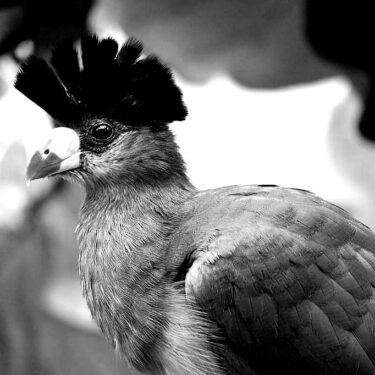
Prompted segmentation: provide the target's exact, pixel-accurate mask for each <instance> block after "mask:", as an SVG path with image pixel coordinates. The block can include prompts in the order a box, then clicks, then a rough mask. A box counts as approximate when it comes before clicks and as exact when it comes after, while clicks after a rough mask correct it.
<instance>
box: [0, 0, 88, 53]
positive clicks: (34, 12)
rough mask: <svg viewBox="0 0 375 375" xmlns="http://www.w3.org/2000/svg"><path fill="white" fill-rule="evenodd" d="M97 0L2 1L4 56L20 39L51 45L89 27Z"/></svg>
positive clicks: (1, 47) (0, 33) (0, 41)
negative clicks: (88, 20) (91, 10)
mask: <svg viewBox="0 0 375 375" xmlns="http://www.w3.org/2000/svg"><path fill="white" fill-rule="evenodd" d="M92 3H93V0H58V1H49V0H30V1H28V0H7V1H2V2H1V4H0V55H1V54H3V53H6V52H10V51H12V50H13V49H14V48H15V47H16V46H17V45H18V44H19V43H20V42H22V41H24V40H29V39H30V40H33V41H34V43H35V45H36V46H37V47H38V46H42V47H46V46H47V47H48V46H51V44H55V43H56V42H59V41H60V42H61V41H64V40H72V39H74V38H75V37H77V36H78V35H80V33H82V32H83V31H84V30H85V29H86V20H87V15H88V12H89V9H90V7H91V5H92Z"/></svg>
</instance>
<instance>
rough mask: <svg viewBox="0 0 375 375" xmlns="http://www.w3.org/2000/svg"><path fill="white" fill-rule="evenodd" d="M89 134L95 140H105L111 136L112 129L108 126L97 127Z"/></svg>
mask: <svg viewBox="0 0 375 375" xmlns="http://www.w3.org/2000/svg"><path fill="white" fill-rule="evenodd" d="M91 134H92V136H93V137H94V138H96V139H107V138H109V137H110V136H111V135H112V128H111V127H110V126H108V125H98V126H96V127H95V128H94V129H93V130H92V133H91Z"/></svg>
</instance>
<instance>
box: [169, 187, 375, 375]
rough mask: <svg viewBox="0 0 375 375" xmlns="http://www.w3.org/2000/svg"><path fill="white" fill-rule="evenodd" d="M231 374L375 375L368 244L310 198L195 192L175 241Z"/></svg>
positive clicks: (371, 244) (257, 190) (364, 233)
mask: <svg viewBox="0 0 375 375" xmlns="http://www.w3.org/2000/svg"><path fill="white" fill-rule="evenodd" d="M172 247H173V248H174V251H175V253H176V254H182V253H184V254H187V256H186V258H185V260H186V261H185V263H184V266H182V267H181V269H180V270H179V272H180V276H181V278H182V279H183V278H184V277H185V289H186V293H187V295H188V296H189V297H191V298H192V299H193V300H194V301H195V303H197V305H198V306H200V308H201V309H202V310H204V311H206V312H207V314H208V316H209V318H210V319H211V320H213V321H215V322H216V323H217V325H218V327H219V329H220V330H221V332H222V336H223V338H222V340H221V346H222V348H223V353H222V355H223V356H224V357H225V359H226V360H225V362H226V366H227V368H228V369H230V372H231V373H243V374H247V373H249V369H250V368H252V369H253V370H255V371H256V372H257V373H259V374H268V373H278V374H300V373H304V374H362V375H365V374H366V375H367V374H368V375H370V374H374V373H375V295H374V291H375V235H374V233H373V232H372V231H371V230H370V229H369V228H368V227H366V226H365V225H363V224H361V223H359V222H358V221H356V220H355V219H354V218H353V217H352V216H351V215H350V214H349V213H347V212H346V211H344V210H342V209H341V208H339V207H337V206H335V205H333V204H330V203H328V202H326V201H324V200H322V199H320V198H318V197H316V196H315V195H314V194H312V193H309V192H306V191H303V190H296V189H285V188H279V187H272V186H270V187H268V186H242V187H240V186H238V187H228V188H222V189H216V190H210V191H205V192H201V193H198V194H197V195H196V196H195V197H194V198H193V200H191V201H189V202H188V203H187V204H186V206H185V216H184V219H183V221H182V224H181V226H180V228H179V230H178V231H177V232H176V233H175V235H174V237H173V238H172Z"/></svg>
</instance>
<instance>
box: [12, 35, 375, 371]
mask: <svg viewBox="0 0 375 375" xmlns="http://www.w3.org/2000/svg"><path fill="white" fill-rule="evenodd" d="M77 48H78V47H73V46H71V45H68V44H65V45H61V46H57V47H56V48H55V49H54V51H53V54H52V57H51V58H50V59H49V60H44V59H41V58H37V57H31V58H30V59H29V60H28V61H26V62H25V63H24V64H23V65H22V66H21V68H20V71H19V73H18V76H17V78H16V81H15V87H16V88H17V89H18V90H19V91H20V92H21V93H23V94H24V95H25V96H26V97H28V98H29V99H30V100H32V101H34V102H35V103H36V104H37V105H39V106H40V107H41V108H43V109H44V110H45V111H46V112H47V113H49V114H50V115H51V116H52V117H53V118H54V119H55V120H56V122H57V124H58V126H57V127H56V128H55V129H53V130H51V133H50V135H49V138H48V141H47V142H46V143H45V144H44V145H43V147H41V148H39V149H38V150H36V151H35V153H34V154H33V155H32V157H31V159H30V161H29V164H28V166H27V170H26V176H27V179H28V180H33V179H38V178H45V177H50V176H52V177H53V176H57V177H61V178H63V179H66V180H68V181H70V182H73V183H78V184H80V185H81V186H82V188H83V189H84V191H85V198H84V201H83V204H82V207H81V211H80V218H79V223H78V226H77V229H76V236H77V242H78V248H79V274H80V278H81V284H82V290H83V295H84V297H85V298H86V301H87V304H88V307H89V309H90V311H91V314H92V317H93V319H94V320H95V321H96V323H97V324H98V326H99V327H100V329H101V331H102V332H103V334H104V335H105V336H106V337H107V339H108V340H109V342H110V343H111V344H112V346H113V347H114V348H115V350H116V351H117V352H118V353H120V354H121V356H122V357H123V358H124V359H125V360H127V361H128V362H129V363H130V364H131V365H132V366H133V367H134V368H135V369H136V370H138V371H140V372H143V373H149V374H156V375H158V374H173V375H203V374H204V375H213V374H216V375H223V374H237V375H238V374H257V375H262V374H276V373H277V374H282V375H294V374H302V373H303V374H315V375H317V374H319V375H322V374H324V375H325V374H327V375H328V374H330V375H332V374H340V375H343V374H344V375H345V374H360V375H370V374H375V294H374V291H375V234H374V233H373V232H372V231H371V229H370V228H369V227H367V226H366V225H364V224H362V223H360V222H359V221H357V220H356V219H355V218H354V217H353V216H352V215H351V214H350V213H348V212H347V211H345V210H344V209H342V208H340V207H338V206H336V205H334V204H332V203H329V202H327V201H325V200H323V199H321V198H319V197H318V196H316V195H315V194H313V193H311V192H309V191H306V190H301V189H293V188H286V187H279V186H276V185H238V186H227V187H221V188H216V189H210V190H204V191H199V190H197V189H196V188H195V187H194V186H193V185H192V184H191V182H190V180H189V178H188V176H187V172H186V168H185V165H184V161H183V158H182V156H181V154H180V152H179V149H178V145H177V144H176V142H175V140H174V137H173V134H172V132H171V130H170V127H169V124H170V123H172V122H174V121H183V120H184V119H185V118H186V116H187V108H186V106H185V104H184V102H183V97H182V93H181V91H180V89H179V88H178V87H177V85H176V83H175V81H174V77H173V74H172V72H171V70H170V69H169V68H168V67H167V66H166V65H165V64H164V63H162V62H161V61H160V60H159V59H158V58H157V57H156V56H155V55H152V54H151V55H143V52H142V51H143V47H142V44H141V43H140V42H139V41H137V40H135V39H133V38H130V39H128V41H127V42H125V43H124V44H123V45H122V46H121V47H119V45H118V43H117V42H116V41H115V40H113V39H111V38H106V39H99V38H98V37H97V36H95V35H86V36H83V37H82V39H81V41H80V49H78V50H77ZM202 126H204V125H202ZM196 136H197V137H199V134H197V135H196ZM207 147H209V145H208V146H207ZM56 220H58V218H56Z"/></svg>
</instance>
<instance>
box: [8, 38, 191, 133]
mask: <svg viewBox="0 0 375 375" xmlns="http://www.w3.org/2000/svg"><path fill="white" fill-rule="evenodd" d="M141 52H142V44H141V43H140V42H138V41H136V40H135V39H129V40H128V41H127V42H126V43H125V44H124V45H123V46H122V47H121V49H120V50H118V44H117V42H116V41H115V40H113V39H111V38H108V39H103V40H99V39H98V38H97V37H96V36H86V37H83V38H82V40H81V59H82V64H81V66H80V63H79V55H78V52H77V51H76V50H75V49H74V48H73V47H72V46H71V45H62V46H59V47H57V48H56V49H55V50H54V51H53V54H52V58H51V60H50V62H49V63H48V62H46V61H45V60H43V59H39V58H35V57H33V58H31V59H29V60H28V61H26V63H24V64H23V65H22V67H21V70H20V72H19V73H18V76H17V79H16V82H15V87H16V88H17V89H18V90H19V91H21V92H22V93H23V94H24V95H26V96H27V97H28V98H29V99H30V100H32V101H34V102H35V103H36V104H38V105H39V106H40V107H42V108H43V109H44V110H45V111H46V112H48V113H49V114H50V115H51V116H52V117H54V118H55V119H56V120H59V121H61V122H63V123H65V125H67V126H69V124H70V123H71V122H74V123H75V125H77V124H78V123H79V121H80V120H81V119H82V118H84V117H87V116H90V117H92V116H100V117H108V118H111V119H114V120H117V121H121V122H126V123H128V124H130V125H134V126H135V125H138V126H141V125H143V126H150V125H157V124H165V123H169V122H172V121H176V120H179V121H181V120H183V119H184V118H185V117H186V114H187V111H186V108H185V106H184V104H183V102H182V98H181V92H180V90H179V88H178V87H177V86H176V85H175V83H174V80H173V77H172V74H171V72H170V70H169V69H168V68H167V67H166V66H165V65H163V64H162V63H160V61H159V60H158V59H157V57H155V56H148V57H145V58H141V57H140V56H141Z"/></svg>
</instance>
